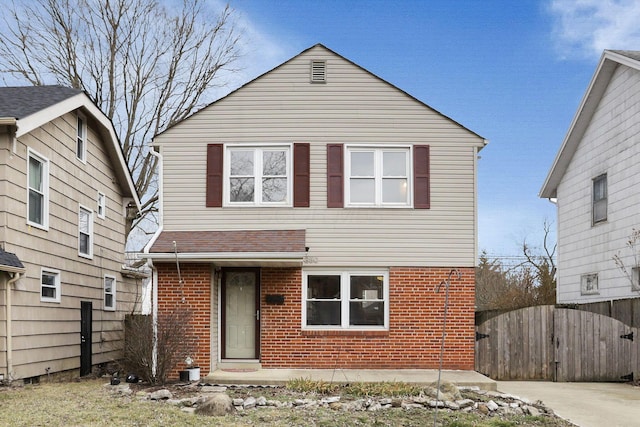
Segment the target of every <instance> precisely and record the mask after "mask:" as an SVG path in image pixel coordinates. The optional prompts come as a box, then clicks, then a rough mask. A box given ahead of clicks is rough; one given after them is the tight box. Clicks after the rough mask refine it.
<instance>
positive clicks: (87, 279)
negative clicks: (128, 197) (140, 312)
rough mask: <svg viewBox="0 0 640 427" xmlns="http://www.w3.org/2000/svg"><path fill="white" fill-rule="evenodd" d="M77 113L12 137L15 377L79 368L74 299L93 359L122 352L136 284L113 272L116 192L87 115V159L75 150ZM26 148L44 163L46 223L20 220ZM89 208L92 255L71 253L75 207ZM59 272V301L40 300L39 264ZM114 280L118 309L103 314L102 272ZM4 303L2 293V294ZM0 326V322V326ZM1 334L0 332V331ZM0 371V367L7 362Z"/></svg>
mask: <svg viewBox="0 0 640 427" xmlns="http://www.w3.org/2000/svg"><path fill="white" fill-rule="evenodd" d="M75 127H76V116H75V114H72V113H69V114H65V115H64V116H62V117H60V118H57V119H55V120H53V121H52V122H49V123H47V124H45V125H44V126H42V127H41V128H38V129H35V130H34V131H33V132H30V133H29V134H26V135H24V136H22V137H21V138H19V140H18V144H17V150H16V153H15V154H13V156H12V157H11V158H10V160H8V161H7V165H6V167H5V168H4V170H5V171H6V173H7V174H8V181H9V182H10V183H11V184H10V185H8V186H6V187H5V188H6V193H5V195H6V196H5V197H7V198H9V199H10V200H11V203H9V204H6V205H5V206H3V209H4V210H5V213H3V215H4V217H5V218H6V229H5V241H6V247H5V249H6V250H7V251H10V252H14V253H15V254H16V255H18V257H19V258H20V260H21V261H22V262H23V264H24V265H25V267H26V270H27V271H26V274H25V276H24V277H23V278H22V279H20V281H19V282H18V283H17V285H16V289H15V290H14V291H13V293H12V306H13V328H12V330H13V365H14V372H13V376H14V377H15V378H27V377H32V376H38V375H45V374H46V371H45V368H50V372H57V371H62V370H68V369H77V368H78V367H79V366H80V302H81V301H91V302H92V305H93V307H92V308H93V325H92V326H93V336H92V340H93V353H94V354H93V358H92V362H93V364H94V365H95V364H99V363H104V362H109V361H112V360H117V359H118V358H120V357H121V349H122V339H123V325H122V319H123V317H124V314H125V313H129V312H131V310H132V309H133V303H134V301H135V300H136V298H137V296H136V286H139V284H136V283H135V281H134V280H133V279H129V278H125V277H123V276H122V274H121V273H120V271H121V266H122V265H123V264H124V245H125V237H124V232H125V218H124V209H123V203H124V198H123V193H122V190H121V187H120V184H119V183H118V182H117V179H116V176H115V171H114V169H113V167H112V166H111V161H110V159H109V158H108V156H107V152H106V149H105V147H104V145H103V141H102V140H101V138H100V136H99V135H98V134H97V133H96V132H95V131H94V129H93V124H92V121H91V118H90V117H87V127H88V129H87V130H88V134H87V161H86V163H82V162H81V161H79V160H78V159H77V158H76V155H75V137H76V128H75ZM27 147H30V148H32V149H34V150H35V151H37V152H38V153H39V154H41V155H42V156H44V157H46V158H47V159H48V160H49V228H48V230H47V231H45V230H42V229H39V228H36V227H30V226H28V225H27V223H26V213H27V210H26V209H27V208H26V199H27V190H26V179H27V175H26V171H27ZM98 191H100V192H102V193H104V194H105V195H106V199H107V200H106V206H107V210H106V218H105V219H100V218H98V216H97V211H96V210H97V195H98ZM80 205H83V206H85V207H87V208H89V209H91V210H93V259H86V258H82V257H80V256H78V210H79V206H80ZM43 267H44V268H47V269H53V270H58V271H59V272H60V280H61V288H60V291H61V298H60V303H50V302H41V301H40V274H41V268H43ZM106 274H108V275H112V276H114V277H115V278H116V287H117V288H116V289H117V303H116V307H117V311H116V312H110V311H103V278H104V275H106ZM2 300H3V301H4V291H3V292H2ZM0 326H2V325H0ZM0 335H2V336H4V335H5V331H4V329H2V330H0ZM0 362H1V361H0ZM3 363H4V364H3V366H0V370H2V369H3V368H5V369H6V359H5V360H4V362H3Z"/></svg>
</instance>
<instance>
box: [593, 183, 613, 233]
mask: <svg viewBox="0 0 640 427" xmlns="http://www.w3.org/2000/svg"><path fill="white" fill-rule="evenodd" d="M602 181H604V197H602V198H600V199H598V200H596V184H597V183H598V182H602ZM608 186H609V183H608V180H607V174H606V173H603V174H601V175H598V176H597V177H595V178H593V180H592V182H591V193H592V194H591V223H592V225H596V224H599V223H601V222H606V221H607V216H608V212H607V210H608V209H607V208H608V206H607V204H608V199H609V188H608ZM600 205H604V216H602V217H597V218H596V212H597V206H600Z"/></svg>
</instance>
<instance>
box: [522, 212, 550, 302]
mask: <svg viewBox="0 0 640 427" xmlns="http://www.w3.org/2000/svg"><path fill="white" fill-rule="evenodd" d="M543 230H544V236H543V241H542V248H541V251H542V252H541V253H540V252H539V253H537V254H535V253H533V251H532V248H531V246H529V245H528V244H527V242H526V240H525V241H523V242H522V253H523V255H524V257H525V258H526V261H525V263H524V265H525V266H528V267H530V268H532V269H533V274H534V278H535V288H536V289H535V294H536V295H535V298H534V303H535V304H533V305H545V304H555V303H556V277H555V276H556V264H555V255H556V250H557V248H558V244H557V243H553V244H551V242H550V241H549V234H550V233H551V224H550V223H549V222H548V221H546V220H545V222H544V224H543Z"/></svg>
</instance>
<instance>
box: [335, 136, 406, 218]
mask: <svg viewBox="0 0 640 427" xmlns="http://www.w3.org/2000/svg"><path fill="white" fill-rule="evenodd" d="M370 151H373V153H374V165H375V166H374V167H375V171H374V175H372V176H371V178H372V179H374V181H375V184H374V191H375V194H374V202H373V203H363V202H352V201H351V179H352V178H353V177H352V173H351V154H352V153H354V152H370ZM389 151H395V152H402V153H405V154H406V166H405V167H406V172H407V173H406V175H405V176H402V177H400V176H397V177H391V176H389V177H383V175H382V172H383V152H389ZM344 168H345V179H344V194H345V207H351V208H412V207H413V149H412V147H411V146H410V145H397V146H390V145H371V144H348V145H345V161H344ZM384 178H403V179H406V180H407V197H406V201H405V202H401V203H390V202H386V203H385V202H383V201H382V185H383V179H384Z"/></svg>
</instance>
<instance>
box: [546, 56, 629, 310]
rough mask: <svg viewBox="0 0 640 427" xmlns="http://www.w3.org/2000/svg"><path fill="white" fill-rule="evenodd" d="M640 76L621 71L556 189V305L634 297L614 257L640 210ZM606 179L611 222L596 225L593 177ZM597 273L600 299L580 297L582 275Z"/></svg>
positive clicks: (623, 247) (626, 252)
mask: <svg viewBox="0 0 640 427" xmlns="http://www.w3.org/2000/svg"><path fill="white" fill-rule="evenodd" d="M639 133H640V72H638V71H636V70H632V69H630V68H628V67H625V66H619V67H618V68H617V70H616V71H615V72H614V74H613V76H612V78H611V82H610V83H609V86H608V87H607V90H606V92H605V93H604V95H603V97H602V99H601V102H600V104H599V105H598V107H597V109H596V111H595V113H594V115H593V118H592V119H591V123H590V124H589V126H588V128H587V130H586V132H585V134H584V137H583V139H582V140H581V142H580V144H579V146H578V148H577V151H576V152H575V154H574V156H573V159H572V160H571V162H570V163H569V165H568V167H567V170H566V172H565V174H564V176H563V178H562V181H561V182H560V185H559V186H558V267H559V268H558V302H561V303H572V302H593V301H605V300H611V299H619V298H635V297H637V296H638V293H637V292H633V291H632V290H631V284H630V282H629V281H628V280H627V279H626V278H625V277H624V276H623V274H622V272H621V271H620V270H619V269H618V268H617V267H616V265H615V263H614V261H613V259H612V257H613V256H614V255H615V254H616V253H617V252H618V251H621V252H620V253H621V255H622V256H623V257H624V261H625V264H626V265H627V266H628V267H630V266H632V265H633V264H634V263H635V261H634V259H633V256H632V253H631V251H630V250H629V248H627V247H626V244H627V241H628V239H629V236H630V234H631V232H632V229H633V228H636V229H638V227H639V226H640V223H639V222H638V206H640V144H638V140H637V135H638V134H639ZM603 173H606V174H607V191H608V198H607V220H606V221H605V222H602V223H598V224H596V225H595V226H592V222H591V218H592V217H591V212H592V211H591V200H592V186H593V181H592V180H593V178H595V177H597V176H599V175H601V174H603ZM587 273H598V283H599V288H600V293H599V295H581V294H580V276H581V275H583V274H587Z"/></svg>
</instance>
